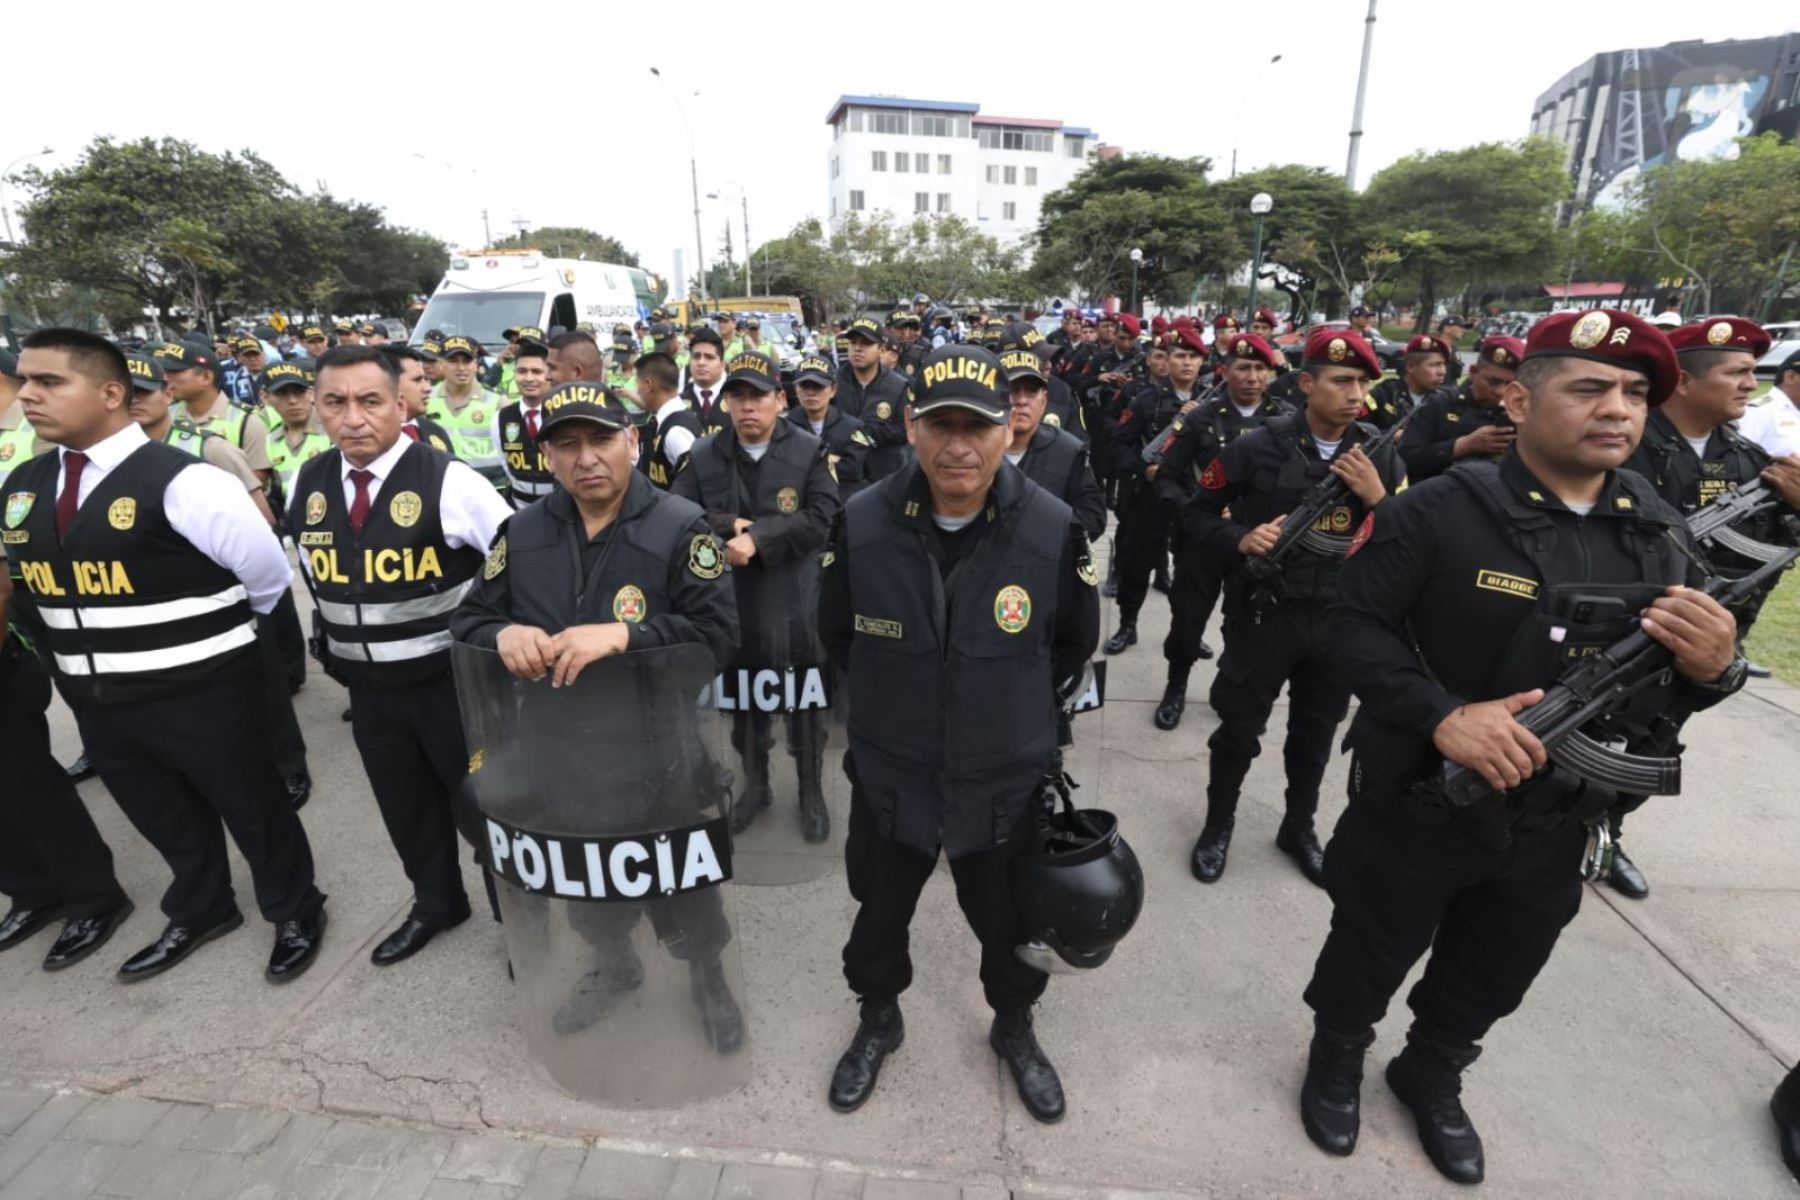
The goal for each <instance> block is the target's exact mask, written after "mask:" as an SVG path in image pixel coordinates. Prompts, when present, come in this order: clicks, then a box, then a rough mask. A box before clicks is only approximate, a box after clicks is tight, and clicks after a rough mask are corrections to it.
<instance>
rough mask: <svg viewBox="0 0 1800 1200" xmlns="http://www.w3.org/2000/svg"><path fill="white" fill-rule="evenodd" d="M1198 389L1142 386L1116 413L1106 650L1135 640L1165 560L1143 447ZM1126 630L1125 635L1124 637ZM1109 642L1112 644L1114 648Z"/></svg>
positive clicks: (1165, 526)
mask: <svg viewBox="0 0 1800 1200" xmlns="http://www.w3.org/2000/svg"><path fill="white" fill-rule="evenodd" d="M1199 394H1200V388H1199V385H1198V384H1197V383H1196V384H1195V388H1194V392H1193V394H1192V395H1190V396H1189V397H1187V398H1186V399H1184V398H1183V397H1182V396H1181V394H1180V393H1178V392H1177V391H1176V390H1175V385H1174V384H1173V383H1169V382H1164V383H1163V384H1161V385H1160V386H1158V387H1156V388H1145V389H1143V390H1142V391H1140V392H1139V393H1138V394H1137V397H1136V398H1135V399H1133V400H1132V401H1131V403H1130V404H1129V405H1128V406H1127V407H1126V409H1125V410H1124V412H1123V413H1122V414H1121V415H1120V416H1119V419H1118V425H1117V427H1116V428H1115V429H1114V430H1113V431H1112V436H1111V438H1110V449H1111V451H1112V465H1113V475H1114V478H1115V479H1116V480H1117V481H1118V508H1117V512H1118V514H1119V527H1118V529H1117V530H1116V531H1115V532H1114V533H1113V553H1114V555H1116V556H1117V558H1118V562H1119V630H1118V633H1117V634H1115V635H1114V636H1113V639H1112V640H1111V641H1110V642H1108V643H1107V649H1108V651H1109V652H1111V653H1117V652H1118V650H1123V649H1124V648H1125V646H1126V645H1129V644H1130V642H1135V641H1137V617H1138V611H1139V610H1140V609H1142V608H1143V607H1144V599H1145V597H1146V596H1148V595H1149V594H1150V579H1151V577H1152V575H1154V574H1155V573H1156V572H1157V571H1158V570H1160V569H1163V568H1164V567H1165V566H1166V565H1167V563H1168V556H1169V514H1168V511H1167V510H1166V509H1165V508H1164V506H1163V504H1162V501H1160V500H1158V499H1157V497H1156V493H1155V492H1154V491H1153V490H1152V488H1151V482H1150V481H1149V480H1147V479H1145V478H1144V471H1145V468H1146V467H1148V466H1149V464H1148V463H1146V462H1145V461H1144V447H1145V446H1147V445H1149V444H1150V442H1151V441H1152V440H1153V439H1155V437H1156V435H1157V434H1159V433H1161V432H1162V431H1163V429H1164V428H1165V427H1166V426H1168V425H1169V424H1170V423H1171V422H1173V421H1174V420H1175V418H1176V416H1177V415H1178V414H1179V413H1180V412H1181V406H1182V405H1183V404H1185V403H1186V402H1187V400H1189V399H1193V398H1194V397H1195V396H1198V395H1199ZM1128 631H1129V635H1130V636H1129V641H1124V640H1122V639H1124V638H1125V637H1126V635H1127V632H1128ZM1114 647H1117V649H1116V650H1115V649H1114Z"/></svg>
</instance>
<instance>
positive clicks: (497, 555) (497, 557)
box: [481, 533, 506, 579]
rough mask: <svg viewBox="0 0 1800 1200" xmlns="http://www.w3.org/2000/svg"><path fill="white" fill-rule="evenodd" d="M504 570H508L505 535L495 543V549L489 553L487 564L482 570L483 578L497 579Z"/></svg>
mask: <svg viewBox="0 0 1800 1200" xmlns="http://www.w3.org/2000/svg"><path fill="white" fill-rule="evenodd" d="M504 570H506V535H505V534H504V533H503V534H501V535H500V537H499V538H498V540H496V541H495V542H494V548H493V549H492V550H489V551H488V556H487V563H486V564H485V565H484V566H483V567H482V568H481V577H482V578H483V579H496V578H498V577H499V575H500V572H502V571H504Z"/></svg>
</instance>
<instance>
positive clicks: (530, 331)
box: [513, 325, 550, 349]
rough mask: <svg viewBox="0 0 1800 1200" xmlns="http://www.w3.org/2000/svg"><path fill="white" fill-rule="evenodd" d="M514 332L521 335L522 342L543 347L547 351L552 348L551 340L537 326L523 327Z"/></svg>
mask: <svg viewBox="0 0 1800 1200" xmlns="http://www.w3.org/2000/svg"><path fill="white" fill-rule="evenodd" d="M513 332H515V333H517V334H518V335H519V340H520V341H521V342H530V343H531V344H532V345H534V346H543V347H545V348H546V349H548V348H549V346H550V339H549V338H547V337H545V336H544V331H543V330H542V329H539V328H538V327H537V326H536V325H521V326H519V327H518V329H516V330H514V331H513Z"/></svg>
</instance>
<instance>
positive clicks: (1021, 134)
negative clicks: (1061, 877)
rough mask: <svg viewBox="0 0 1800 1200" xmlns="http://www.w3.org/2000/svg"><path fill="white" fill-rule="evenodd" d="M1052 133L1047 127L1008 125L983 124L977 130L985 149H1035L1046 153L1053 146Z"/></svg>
mask: <svg viewBox="0 0 1800 1200" xmlns="http://www.w3.org/2000/svg"><path fill="white" fill-rule="evenodd" d="M1053 136H1054V135H1052V134H1051V132H1050V131H1049V130H1048V129H1020V128H1016V127H1014V126H1010V125H984V126H982V127H981V129H980V131H979V137H980V141H981V145H982V148H983V149H986V150H1037V151H1041V152H1042V153H1045V154H1048V153H1050V151H1051V150H1052V149H1053V148H1054V147H1053V146H1052V145H1051V139H1052V137H1053Z"/></svg>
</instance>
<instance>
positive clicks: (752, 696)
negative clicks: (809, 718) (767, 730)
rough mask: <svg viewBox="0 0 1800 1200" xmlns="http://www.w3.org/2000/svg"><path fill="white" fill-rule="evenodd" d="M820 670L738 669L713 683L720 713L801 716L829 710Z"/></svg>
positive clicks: (827, 693)
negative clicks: (805, 713) (813, 711)
mask: <svg viewBox="0 0 1800 1200" xmlns="http://www.w3.org/2000/svg"><path fill="white" fill-rule="evenodd" d="M827 677H828V672H827V671H826V670H825V668H824V667H739V668H737V669H736V670H731V671H723V672H720V674H719V676H718V677H717V678H716V679H714V680H713V702H714V704H715V705H716V706H717V708H718V710H719V711H720V712H760V713H780V712H790V713H791V712H801V711H805V710H808V709H827V708H830V707H831V693H830V689H829V688H828V687H827V686H826V679H827Z"/></svg>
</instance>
